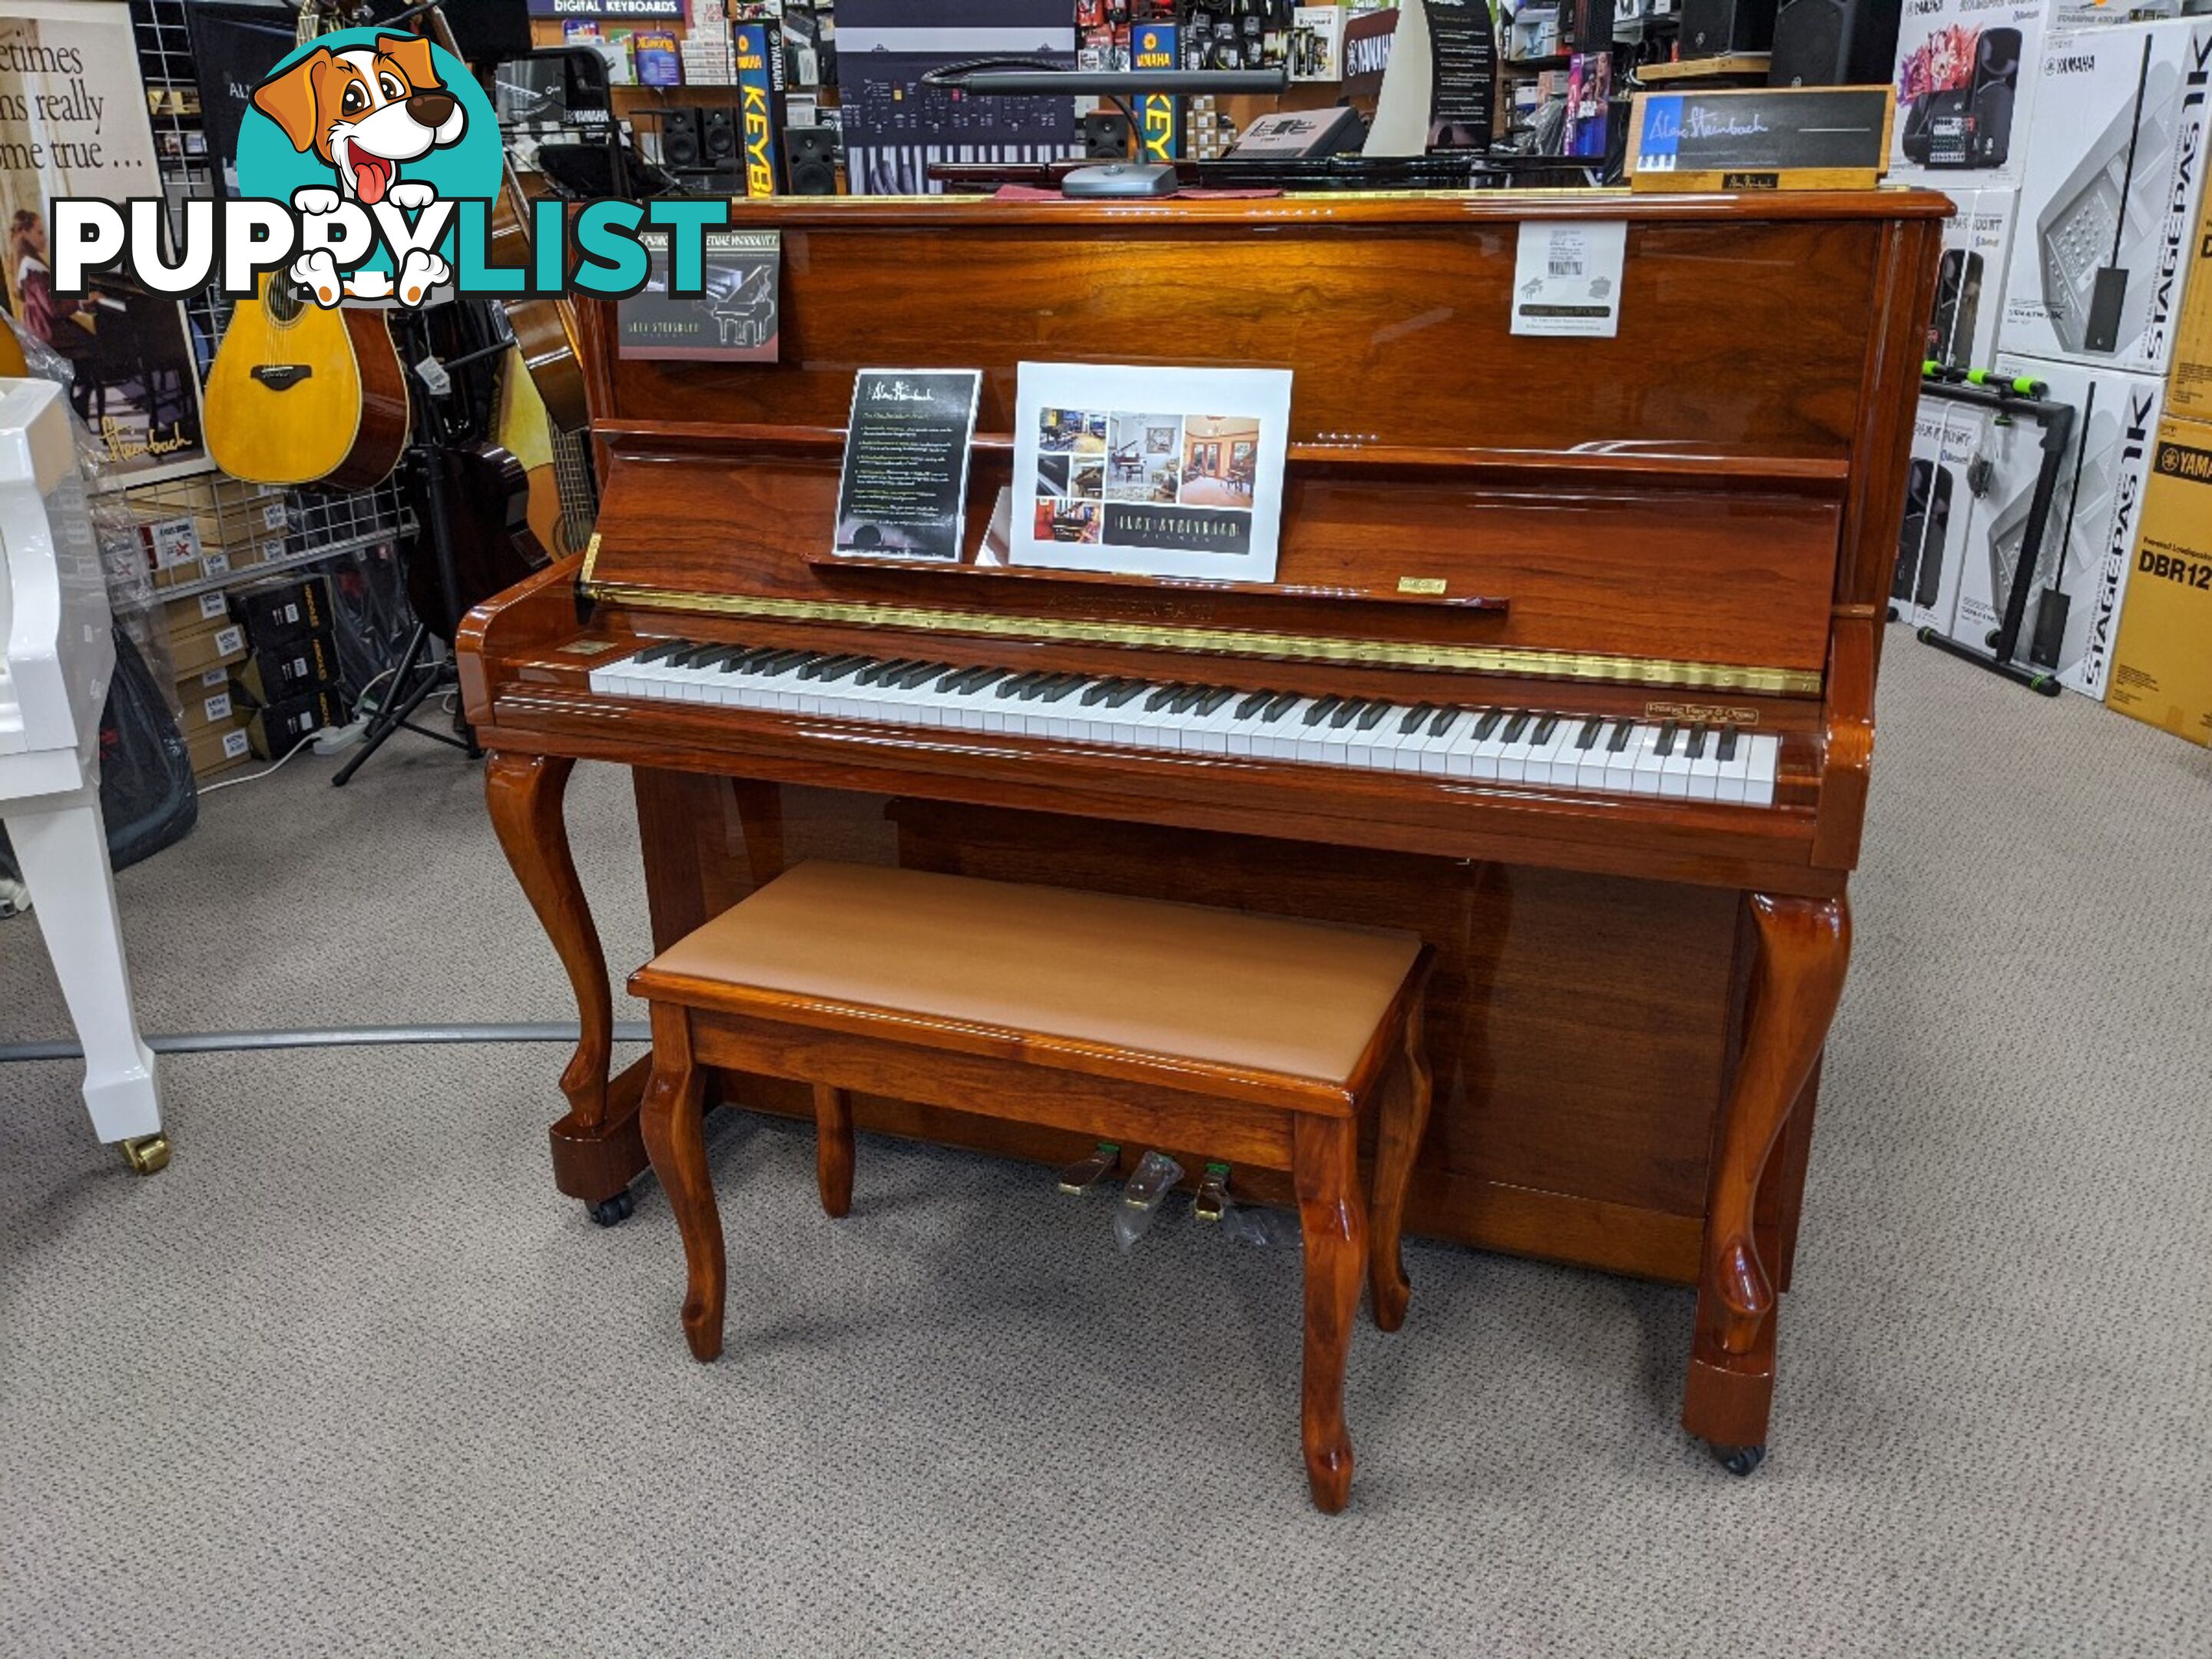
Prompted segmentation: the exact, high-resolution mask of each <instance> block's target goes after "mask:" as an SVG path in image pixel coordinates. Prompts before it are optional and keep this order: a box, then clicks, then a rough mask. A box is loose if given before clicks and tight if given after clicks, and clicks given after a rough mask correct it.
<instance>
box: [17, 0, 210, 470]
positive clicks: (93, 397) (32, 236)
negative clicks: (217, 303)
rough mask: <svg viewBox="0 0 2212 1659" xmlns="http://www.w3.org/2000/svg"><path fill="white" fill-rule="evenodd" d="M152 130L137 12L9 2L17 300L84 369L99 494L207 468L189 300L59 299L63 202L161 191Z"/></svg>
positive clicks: (113, 286)
mask: <svg viewBox="0 0 2212 1659" xmlns="http://www.w3.org/2000/svg"><path fill="white" fill-rule="evenodd" d="M160 195H161V174H160V173H159V171H158V170H157V169H156V168H155V164H154V131H153V127H152V125H150V123H149V121H148V118H147V113H146V88H145V85H144V83H143V82H142V81H140V79H139V78H138V49H137V42H136V41H135V40H133V39H132V38H131V11H130V8H128V7H127V6H118V5H107V4H100V3H96V0H0V222H5V223H6V225H7V227H8V259H7V271H6V283H5V287H6V298H7V305H8V311H9V315H11V316H12V317H14V318H15V320H16V322H17V323H18V324H20V325H21V326H22V328H23V330H24V331H25V332H27V333H28V334H30V335H31V336H33V337H35V338H37V339H39V340H40V341H43V342H44V343H46V344H47V345H49V346H51V347H52V348H53V349H54V350H56V351H57V352H58V353H60V354H61V356H64V357H65V358H66V359H68V361H69V364H70V368H71V369H72V370H73V371H74V374H75V377H76V378H75V381H74V384H73V386H72V387H71V390H70V403H71V404H72V405H73V406H74V407H75V408H76V412H77V414H78V415H79V416H82V418H83V421H84V422H85V424H86V426H88V428H91V430H92V433H93V435H94V437H95V438H96V439H98V440H99V441H100V447H102V448H103V449H104V450H105V452H106V459H105V462H104V467H105V471H104V474H103V476H102V477H100V479H97V480H95V481H94V483H95V485H96V486H101V487H106V488H114V487H116V486H118V485H120V484H125V483H146V482H148V481H149V480H152V479H155V478H167V477H176V476H177V475H179V474H180V473H186V472H199V471H205V470H206V469H207V467H208V466H209V465H210V463H209V460H208V458H207V451H206V448H205V446H204V443H203V441H202V436H201V429H200V377H199V368H198V365H197V360H196V359H195V356H194V355H193V351H192V343H191V336H190V334H189V332H188V329H189V326H190V325H188V323H187V322H186V320H185V312H184V308H183V307H182V306H180V305H179V304H178V302H177V301H175V300H174V299H164V298H162V297H161V296H160V295H155V294H154V293H152V292H150V291H149V290H148V289H145V288H143V287H142V286H141V285H139V284H138V283H135V282H133V281H132V280H131V278H129V277H127V276H121V275H117V274H110V275H106V276H101V277H100V278H99V279H98V281H97V283H95V284H94V285H93V286H92V287H91V288H89V289H88V290H87V291H86V292H84V293H83V294H82V295H78V296H77V297H76V298H64V297H62V296H61V295H58V293H57V292H56V289H55V283H54V280H53V266H52V248H51V247H50V246H49V243H48V228H49V219H50V216H51V215H52V203H53V202H54V201H55V200H56V198H58V197H104V198H106V199H108V200H112V201H122V200H125V199H126V198H128V197H134V196H140V197H147V196H151V197H158V196H160Z"/></svg>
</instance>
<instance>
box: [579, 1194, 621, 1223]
mask: <svg viewBox="0 0 2212 1659" xmlns="http://www.w3.org/2000/svg"><path fill="white" fill-rule="evenodd" d="M631 1207H632V1205H631V1200H630V1195H629V1189H628V1188H624V1189H623V1190H622V1191H621V1192H618V1193H617V1194H615V1195H614V1196H613V1197H612V1198H603V1199H601V1200H599V1202H598V1203H596V1204H586V1206H584V1213H585V1214H586V1215H588V1216H590V1217H591V1218H592V1220H593V1221H595V1222H597V1223H598V1224H599V1225H600V1226H602V1227H612V1226H615V1225H617V1224H619V1223H621V1222H624V1221H627V1220H629V1212H630V1210H631Z"/></svg>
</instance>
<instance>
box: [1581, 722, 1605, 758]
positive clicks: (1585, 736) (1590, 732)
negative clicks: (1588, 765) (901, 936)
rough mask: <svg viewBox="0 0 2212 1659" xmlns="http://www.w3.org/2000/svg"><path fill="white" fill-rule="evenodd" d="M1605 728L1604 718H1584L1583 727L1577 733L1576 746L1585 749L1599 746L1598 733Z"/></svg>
mask: <svg viewBox="0 0 2212 1659" xmlns="http://www.w3.org/2000/svg"><path fill="white" fill-rule="evenodd" d="M1604 729H1605V722H1604V721H1603V720H1584V721H1583V729H1582V730H1581V731H1579V732H1576V733H1575V747H1576V748H1577V749H1580V750H1585V751H1587V750H1592V749H1595V748H1596V747H1597V734H1598V733H1599V732H1601V731H1603V730H1604Z"/></svg>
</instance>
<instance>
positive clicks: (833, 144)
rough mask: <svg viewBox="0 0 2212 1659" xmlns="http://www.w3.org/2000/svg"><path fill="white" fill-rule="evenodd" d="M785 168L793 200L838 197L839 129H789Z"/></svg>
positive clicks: (785, 130) (784, 151)
mask: <svg viewBox="0 0 2212 1659" xmlns="http://www.w3.org/2000/svg"><path fill="white" fill-rule="evenodd" d="M783 165H784V167H785V170H786V172H787V173H788V174H789V183H790V186H791V193H792V194H793V196H835V195H836V193H837V129H836V128H835V127H786V128H785V129H784V130H783Z"/></svg>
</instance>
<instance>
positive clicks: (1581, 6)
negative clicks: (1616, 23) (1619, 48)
mask: <svg viewBox="0 0 2212 1659" xmlns="http://www.w3.org/2000/svg"><path fill="white" fill-rule="evenodd" d="M1559 45H1560V46H1561V47H1562V48H1563V49H1564V50H1565V51H1568V52H1610V51H1612V50H1613V0H1560V5H1559Z"/></svg>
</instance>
